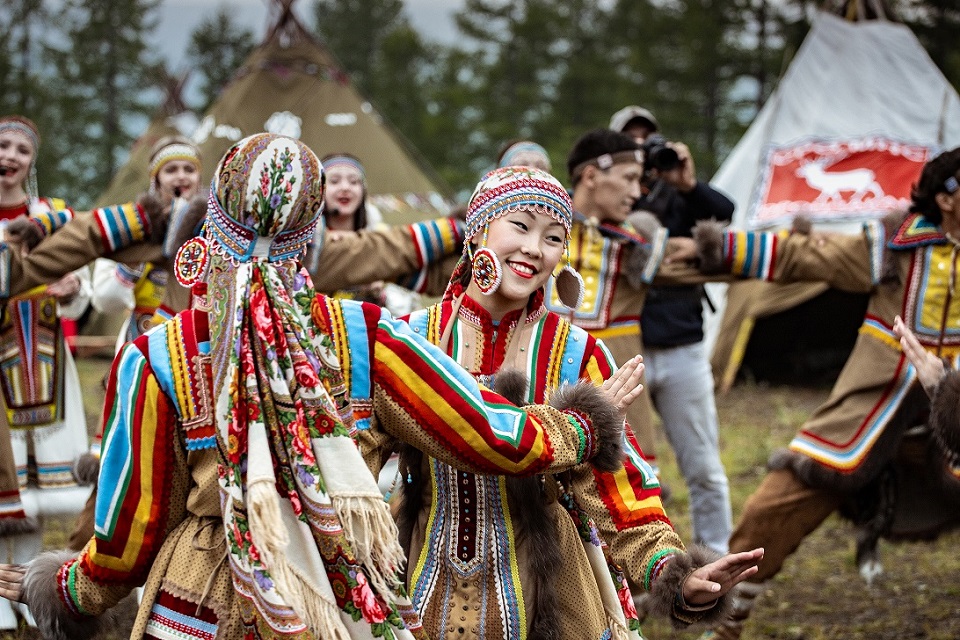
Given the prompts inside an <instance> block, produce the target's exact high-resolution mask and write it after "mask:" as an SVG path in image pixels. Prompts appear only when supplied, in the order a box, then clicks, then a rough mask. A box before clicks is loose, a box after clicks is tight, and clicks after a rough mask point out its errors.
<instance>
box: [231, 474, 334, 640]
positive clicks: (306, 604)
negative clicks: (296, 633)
mask: <svg viewBox="0 0 960 640" xmlns="http://www.w3.org/2000/svg"><path fill="white" fill-rule="evenodd" d="M246 502H247V515H248V517H249V522H250V536H251V537H252V538H253V541H254V543H255V544H256V545H257V549H258V550H259V551H260V558H261V560H262V561H263V564H264V566H266V567H267V569H269V571H270V577H271V578H272V579H273V582H274V586H275V587H276V590H277V593H279V594H280V596H281V597H283V599H284V600H285V601H286V603H287V604H288V605H289V606H290V607H291V608H292V609H293V610H294V611H296V612H297V614H298V615H299V616H300V617H301V618H302V619H303V621H304V622H305V623H306V624H307V626H309V627H310V630H311V631H312V632H313V634H314V636H315V637H317V638H325V639H326V638H329V639H330V640H350V632H349V631H348V630H347V628H346V626H345V625H344V623H343V621H342V620H341V619H340V609H339V608H338V607H337V606H336V603H331V602H328V601H327V599H326V598H324V597H323V594H321V593H320V591H319V589H317V587H316V586H315V585H313V584H312V582H311V580H310V579H309V578H307V577H306V576H304V575H302V574H301V573H300V572H299V571H297V569H296V568H295V567H294V566H293V565H291V564H290V563H289V562H288V561H287V558H286V553H285V551H286V547H287V544H288V543H289V542H290V538H289V536H288V535H287V530H286V527H285V526H284V525H283V518H282V516H281V514H280V503H279V497H278V496H277V490H276V488H275V486H274V484H273V483H272V482H269V481H267V480H261V481H257V482H254V483H253V484H250V485H248V486H247V501H246Z"/></svg>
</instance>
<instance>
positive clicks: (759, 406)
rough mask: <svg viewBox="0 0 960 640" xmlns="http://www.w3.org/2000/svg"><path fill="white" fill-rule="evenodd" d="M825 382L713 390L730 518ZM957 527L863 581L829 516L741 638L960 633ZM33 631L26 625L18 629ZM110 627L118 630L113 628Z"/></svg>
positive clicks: (679, 515)
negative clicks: (872, 579) (869, 581)
mask: <svg viewBox="0 0 960 640" xmlns="http://www.w3.org/2000/svg"><path fill="white" fill-rule="evenodd" d="M78 367H79V369H80V373H81V379H82V380H83V381H84V385H85V388H86V389H87V390H88V392H87V393H86V394H85V402H86V403H87V404H86V409H87V414H88V417H89V424H90V425H91V429H92V428H93V427H94V426H95V425H96V424H97V422H98V420H99V413H100V403H101V402H102V397H103V393H102V391H101V387H100V380H101V378H102V376H103V375H104V373H105V372H106V371H107V369H108V367H109V361H107V360H104V359H80V360H79V362H78ZM827 391H828V390H827V389H802V388H794V387H790V388H787V387H773V388H765V387H761V386H756V385H749V384H748V385H741V386H738V387H736V388H734V389H733V391H732V392H730V393H729V394H727V395H725V396H721V397H718V398H717V405H718V409H719V412H720V425H721V446H722V455H723V460H724V464H725V465H726V468H727V473H728V475H729V477H730V483H731V491H732V501H733V511H734V518H736V517H738V515H739V513H740V509H741V506H742V505H743V503H744V501H745V500H746V498H747V496H748V495H749V494H750V492H751V491H753V489H754V488H755V487H756V486H757V484H758V483H759V481H760V478H761V477H762V476H763V473H764V470H765V463H766V460H767V457H768V456H769V454H770V452H771V451H772V450H773V449H775V448H778V447H782V446H785V445H786V444H787V443H788V442H789V440H790V438H791V436H792V435H793V434H794V432H796V430H797V428H798V427H799V426H800V425H801V424H802V423H803V421H804V419H805V418H806V417H807V416H808V415H809V414H810V413H811V412H812V411H813V409H814V408H815V407H816V406H817V405H818V404H819V403H820V402H821V401H822V400H823V399H824V398H825V397H826V395H827ZM658 455H659V457H660V460H661V467H662V470H663V473H664V478H665V480H666V481H667V482H669V483H670V484H671V486H672V488H673V497H672V499H671V501H670V503H669V504H668V505H667V510H668V513H669V514H670V517H671V519H672V520H673V522H674V525H675V526H676V528H677V530H678V531H679V532H680V534H681V536H683V537H684V539H689V538H690V520H689V516H688V496H687V490H686V487H685V486H684V484H683V481H682V480H681V478H680V476H679V474H678V472H677V469H676V465H675V464H674V462H673V459H672V456H671V452H670V448H669V446H668V445H667V443H666V440H664V439H661V442H660V446H659V449H658ZM70 526H72V523H70V522H52V523H50V526H48V529H47V534H46V536H45V543H46V544H47V545H48V546H50V547H56V546H59V545H60V544H62V543H63V541H64V540H65V537H66V535H67V534H68V533H69V528H70ZM958 546H960V533H957V532H955V533H953V534H950V535H948V536H944V537H941V538H940V539H939V540H937V541H936V542H933V543H910V544H898V545H893V544H890V543H881V557H882V559H883V563H884V567H885V569H886V573H885V574H884V575H883V576H881V578H880V579H879V580H878V581H877V582H875V583H874V585H873V586H872V587H869V588H868V587H867V586H866V585H865V583H864V582H863V581H862V580H861V578H860V576H859V574H858V573H857V570H856V566H855V564H854V543H853V531H852V528H851V527H850V526H849V525H848V524H847V523H846V522H844V521H843V520H841V519H840V518H839V517H836V516H834V517H831V518H830V519H829V520H828V521H827V522H826V523H825V525H824V526H822V527H821V528H820V529H819V530H818V531H816V532H815V533H814V534H813V535H811V536H810V537H809V538H808V539H807V540H806V541H805V542H804V544H803V545H802V546H801V547H800V549H799V551H798V552H797V553H796V554H795V555H794V556H793V557H792V558H791V559H790V560H789V561H788V562H787V565H786V567H785V568H784V571H783V572H781V574H780V575H778V576H777V578H776V579H775V580H773V581H772V583H771V585H770V590H769V591H768V593H767V594H766V595H765V596H764V597H762V598H761V599H760V601H759V603H758V605H757V609H756V611H755V613H754V616H753V617H752V618H751V620H750V622H749V623H748V626H747V630H746V633H745V634H744V638H745V639H746V640H750V639H761V638H763V639H770V638H776V639H781V640H826V639H831V640H833V639H837V640H839V639H841V638H842V639H845V640H846V639H849V640H857V639H861V638H862V639H867V638H869V639H872V640H888V639H889V640H893V639H901V638H925V639H931V640H955V639H957V638H960V554H957V552H956V549H957V548H958ZM644 632H645V634H646V636H647V637H648V638H651V639H658V638H659V639H663V638H671V639H682V640H687V639H691V640H692V639H695V638H697V637H698V635H699V631H691V630H687V631H674V630H673V629H671V628H670V625H669V624H668V623H666V622H663V621H659V620H647V621H646V622H645V623H644ZM18 637H20V638H35V637H37V635H36V634H35V632H33V631H29V630H28V631H24V632H22V633H20V634H18ZM116 637H122V635H120V634H117V636H116Z"/></svg>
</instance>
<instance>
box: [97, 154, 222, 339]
mask: <svg viewBox="0 0 960 640" xmlns="http://www.w3.org/2000/svg"><path fill="white" fill-rule="evenodd" d="M200 167H201V164H200V150H199V149H197V147H196V146H195V145H194V144H193V143H191V142H190V141H189V140H187V139H186V138H183V137H181V136H165V137H163V138H161V139H160V140H158V141H157V143H156V144H155V145H154V146H153V149H152V150H151V152H150V164H149V169H150V185H149V191H150V193H152V194H154V195H155V196H156V197H157V199H158V200H159V201H160V204H161V206H164V207H169V208H170V210H171V218H172V220H171V222H170V226H171V229H170V230H168V232H167V233H166V235H165V238H164V247H163V254H164V255H165V256H166V257H168V258H170V257H172V256H173V255H174V254H176V251H177V249H179V248H180V247H179V246H178V245H177V243H176V239H177V238H178V233H177V232H175V231H173V229H176V228H177V227H178V226H179V223H180V222H181V221H182V219H184V218H185V217H187V214H188V211H189V207H190V200H191V199H193V197H194V196H196V195H197V193H198V190H199V188H200ZM205 205H206V203H205V202H203V203H201V205H200V206H202V207H204V208H205ZM195 222H196V221H195ZM191 235H192V234H191ZM167 279H168V271H167V269H166V268H164V265H162V264H157V263H153V262H142V263H140V264H138V265H133V266H128V265H125V264H121V263H118V262H115V261H113V260H110V259H108V258H101V259H99V260H97V261H96V262H95V263H94V266H93V296H92V298H91V300H90V303H91V304H92V305H93V308H94V309H96V310H97V311H98V312H100V313H103V314H108V315H114V314H116V315H119V314H129V317H128V318H127V320H126V321H125V322H124V325H123V327H122V328H121V330H120V334H119V335H118V336H117V350H118V351H119V349H120V347H121V346H122V345H123V344H124V343H125V342H129V341H130V340H134V339H135V338H137V337H138V336H139V335H140V334H142V333H143V332H144V331H146V330H147V329H148V328H149V327H151V326H153V324H154V314H155V313H156V311H157V309H158V308H160V306H161V304H162V302H163V298H164V292H165V291H166V285H167ZM167 317H169V314H166V313H163V312H161V316H160V318H162V319H166V318H167Z"/></svg>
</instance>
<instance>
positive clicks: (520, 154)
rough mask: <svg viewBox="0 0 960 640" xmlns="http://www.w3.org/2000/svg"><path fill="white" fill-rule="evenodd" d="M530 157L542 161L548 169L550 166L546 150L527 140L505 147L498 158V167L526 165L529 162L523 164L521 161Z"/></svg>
mask: <svg viewBox="0 0 960 640" xmlns="http://www.w3.org/2000/svg"><path fill="white" fill-rule="evenodd" d="M531 157H535V158H538V159H540V160H542V161H544V162H545V163H546V165H547V166H548V167H549V166H550V156H549V154H547V150H546V149H544V148H543V147H541V146H540V145H539V144H537V143H536V142H530V141H529V140H521V141H520V142H515V143H514V144H512V145H510V146H509V147H507V150H506V151H504V152H503V156H502V157H501V158H500V166H501V167H513V166H518V165H528V164H529V162H523V161H522V160H524V159H527V158H531Z"/></svg>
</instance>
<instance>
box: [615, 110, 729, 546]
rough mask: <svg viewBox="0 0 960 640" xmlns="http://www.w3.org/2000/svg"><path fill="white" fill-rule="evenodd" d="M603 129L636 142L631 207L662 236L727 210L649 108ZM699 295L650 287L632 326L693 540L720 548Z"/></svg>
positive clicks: (720, 493) (718, 478)
mask: <svg viewBox="0 0 960 640" xmlns="http://www.w3.org/2000/svg"><path fill="white" fill-rule="evenodd" d="M610 128H611V129H613V130H614V131H619V132H622V133H625V134H627V135H628V136H630V137H632V138H633V139H634V140H636V141H637V142H638V143H640V144H641V145H642V147H643V150H644V155H645V161H644V177H643V180H642V185H641V195H640V197H639V198H638V199H637V201H636V202H635V204H634V209H635V210H643V211H649V212H651V213H653V214H654V215H655V216H656V217H657V218H658V219H659V220H660V223H661V224H662V225H663V226H664V227H666V228H667V229H668V230H669V232H670V237H679V236H686V237H689V236H690V235H691V231H692V229H693V226H694V225H695V224H696V222H697V221H698V220H702V219H709V218H716V219H718V220H730V218H731V217H732V216H733V209H734V205H733V202H731V201H730V199H729V198H727V197H726V196H724V195H723V194H722V193H720V192H718V191H716V190H715V189H713V188H712V187H710V185H708V184H706V183H703V182H699V181H698V180H697V179H696V174H695V171H694V165H693V158H692V157H691V156H690V150H689V149H688V148H687V146H686V145H685V144H683V143H681V142H667V141H666V140H665V139H664V138H663V136H661V135H659V134H657V131H658V130H659V125H658V123H657V119H656V118H655V117H654V115H653V114H652V113H651V112H650V111H649V110H647V109H644V108H642V107H638V106H629V107H624V108H623V109H621V110H620V111H618V112H617V113H615V114H614V115H613V117H612V118H611V119H610ZM702 297H703V288H702V287H694V286H690V287H662V286H660V287H652V288H651V289H650V293H649V295H648V297H647V301H646V304H645V305H644V308H643V313H642V315H641V317H640V325H641V330H642V334H643V356H644V361H645V362H646V365H647V369H646V378H647V380H646V385H647V392H648V393H649V395H650V398H651V400H652V401H653V404H654V407H655V408H656V410H657V413H659V414H660V418H661V421H662V422H663V427H664V431H665V432H666V434H667V439H668V440H669V442H670V446H671V447H672V448H673V451H674V453H675V454H676V457H677V464H678V465H679V467H680V472H681V473H682V474H683V477H684V480H685V481H686V483H687V486H688V488H689V490H690V509H691V516H692V520H693V529H694V538H695V540H696V541H697V542H700V543H702V544H704V545H706V546H708V547H710V548H712V549H714V550H716V551H718V552H720V553H726V551H727V543H728V540H729V537H730V532H731V528H732V524H731V521H732V516H731V510H730V495H729V489H728V485H727V477H726V472H725V471H724V469H723V465H722V463H721V462H720V451H719V443H718V434H717V431H718V426H717V422H718V421H717V409H716V405H715V403H714V398H713V375H712V372H711V370H710V363H709V361H708V358H707V353H706V351H705V347H704V344H703V308H702V302H701V298H702Z"/></svg>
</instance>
